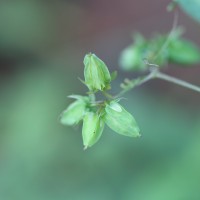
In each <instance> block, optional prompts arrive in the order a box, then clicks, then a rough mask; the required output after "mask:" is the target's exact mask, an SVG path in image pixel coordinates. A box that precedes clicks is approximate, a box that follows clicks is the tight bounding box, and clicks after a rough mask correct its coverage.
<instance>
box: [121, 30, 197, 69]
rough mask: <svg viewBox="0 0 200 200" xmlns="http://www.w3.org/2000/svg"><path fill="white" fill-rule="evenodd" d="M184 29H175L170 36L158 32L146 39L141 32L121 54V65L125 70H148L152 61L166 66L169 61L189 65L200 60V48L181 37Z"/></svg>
mask: <svg viewBox="0 0 200 200" xmlns="http://www.w3.org/2000/svg"><path fill="white" fill-rule="evenodd" d="M181 34H182V29H181V28H177V29H175V30H174V31H173V32H172V34H171V35H170V36H168V35H161V34H157V35H155V36H154V37H153V38H152V39H146V38H144V37H143V36H142V35H141V34H139V33H137V34H135V35H134V37H133V38H134V42H133V44H131V45H130V46H128V47H127V48H125V49H124V50H123V51H122V53H121V56H120V60H119V63H120V66H121V67H122V69H124V70H146V69H147V68H148V67H149V66H148V65H146V64H145V62H144V59H145V60H148V62H150V63H154V64H156V65H159V66H160V67H164V66H165V65H166V64H167V63H174V64H181V65H180V66H189V65H192V64H195V63H199V62H200V49H199V48H198V47H197V46H196V45H195V44H193V43H192V42H190V41H188V40H186V39H183V38H181Z"/></svg>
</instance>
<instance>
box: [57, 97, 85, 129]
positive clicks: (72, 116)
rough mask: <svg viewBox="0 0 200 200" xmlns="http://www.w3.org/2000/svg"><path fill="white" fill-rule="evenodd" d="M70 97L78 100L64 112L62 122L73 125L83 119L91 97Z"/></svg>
mask: <svg viewBox="0 0 200 200" xmlns="http://www.w3.org/2000/svg"><path fill="white" fill-rule="evenodd" d="M69 97H70V98H74V99H77V100H76V101H74V102H73V103H71V104H70V105H69V106H68V108H67V109H66V110H64V111H63V112H62V114H61V117H60V122H61V123H62V124H63V125H68V126H72V125H76V124H78V123H79V122H80V121H81V120H82V119H83V117H84V114H85V112H86V106H87V104H88V102H89V98H88V97H84V96H80V95H70V96H69Z"/></svg>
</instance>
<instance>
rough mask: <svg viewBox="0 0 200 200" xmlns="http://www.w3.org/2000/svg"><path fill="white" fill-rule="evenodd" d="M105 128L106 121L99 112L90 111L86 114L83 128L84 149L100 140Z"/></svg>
mask: <svg viewBox="0 0 200 200" xmlns="http://www.w3.org/2000/svg"><path fill="white" fill-rule="evenodd" d="M103 129H104V122H103V121H102V120H101V118H100V117H99V115H98V114H97V113H93V112H88V113H86V114H85V116H84V119H83V128H82V136H83V145H84V149H86V148H87V147H91V146H92V145H94V144H95V143H96V142H97V141H98V140H99V138H100V137H101V134H102V132H103Z"/></svg>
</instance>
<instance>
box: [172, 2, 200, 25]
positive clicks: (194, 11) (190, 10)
mask: <svg viewBox="0 0 200 200" xmlns="http://www.w3.org/2000/svg"><path fill="white" fill-rule="evenodd" d="M175 2H177V3H178V4H179V5H180V7H181V8H182V9H183V11H185V12H186V13H187V14H188V15H189V16H191V17H192V18H193V19H195V20H196V21H197V22H199V23H200V12H199V10H200V1H199V0H175Z"/></svg>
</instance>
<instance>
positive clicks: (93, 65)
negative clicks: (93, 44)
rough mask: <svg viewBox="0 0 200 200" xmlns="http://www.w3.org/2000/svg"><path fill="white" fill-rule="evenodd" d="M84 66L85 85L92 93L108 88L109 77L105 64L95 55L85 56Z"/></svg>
mask: <svg viewBox="0 0 200 200" xmlns="http://www.w3.org/2000/svg"><path fill="white" fill-rule="evenodd" d="M83 63H84V65H85V69H84V76H85V83H86V85H87V86H88V88H89V89H90V90H92V91H96V90H101V91H103V90H105V89H109V88H110V82H111V76H110V72H109V70H108V68H107V66H106V64H105V63H104V62H103V61H102V60H100V59H99V58H98V57H97V56H96V55H95V54H91V53H90V54H87V55H86V56H85V58H84V61H83Z"/></svg>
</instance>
